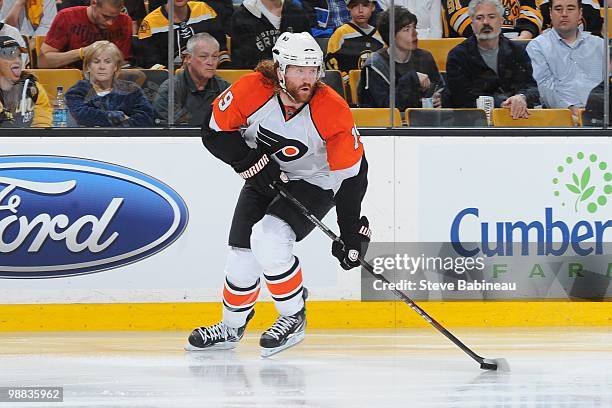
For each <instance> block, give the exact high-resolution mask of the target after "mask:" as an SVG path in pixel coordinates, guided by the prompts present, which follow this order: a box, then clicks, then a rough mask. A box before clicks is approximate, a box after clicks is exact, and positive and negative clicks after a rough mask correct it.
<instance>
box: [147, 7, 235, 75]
mask: <svg viewBox="0 0 612 408" xmlns="http://www.w3.org/2000/svg"><path fill="white" fill-rule="evenodd" d="M187 4H188V7H189V16H188V17H187V20H186V21H182V22H181V23H174V57H175V65H180V63H181V55H182V53H183V51H185V48H186V46H187V41H188V40H189V39H190V38H191V37H193V36H194V35H195V34H197V33H202V32H206V33H208V34H210V35H212V36H213V37H215V39H216V40H217V41H218V42H219V47H220V50H221V55H220V58H219V64H221V63H223V62H226V61H228V60H229V54H228V52H227V39H226V37H225V29H224V27H223V23H222V21H221V18H220V17H219V16H218V15H217V12H216V11H215V10H214V9H213V8H212V7H211V6H209V5H208V4H207V3H205V2H203V1H190V2H189V3H187ZM138 40H139V45H140V47H141V51H140V53H141V54H142V61H141V63H140V65H142V66H144V67H145V68H149V67H150V66H152V65H154V64H160V65H167V64H168V62H167V61H168V14H167V12H166V7H165V5H164V6H160V7H158V8H156V9H155V10H153V11H152V12H150V13H149V14H148V15H147V16H146V17H145V18H144V20H143V21H142V23H141V24H140V28H139V30H138Z"/></svg>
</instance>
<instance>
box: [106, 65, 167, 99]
mask: <svg viewBox="0 0 612 408" xmlns="http://www.w3.org/2000/svg"><path fill="white" fill-rule="evenodd" d="M118 78H119V79H123V80H125V81H132V82H135V83H137V84H138V85H139V86H140V87H141V88H142V91H143V92H144V94H145V96H146V97H147V99H148V100H149V101H150V102H153V101H154V100H155V97H156V96H157V93H158V92H159V87H160V86H161V84H163V83H164V81H165V80H166V79H168V71H167V70H165V69H136V68H132V69H122V70H121V71H120V72H119V77H118Z"/></svg>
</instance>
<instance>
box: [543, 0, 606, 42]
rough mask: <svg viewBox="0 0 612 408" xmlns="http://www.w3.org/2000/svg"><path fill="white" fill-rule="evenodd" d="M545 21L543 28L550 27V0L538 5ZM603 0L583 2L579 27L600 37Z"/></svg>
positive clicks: (544, 0)
mask: <svg viewBox="0 0 612 408" xmlns="http://www.w3.org/2000/svg"><path fill="white" fill-rule="evenodd" d="M611 4H612V3H611ZM538 7H539V8H540V12H541V13H542V19H543V21H544V26H543V28H544V29H546V28H550V27H551V21H550V0H540V4H539V6H538ZM603 10H604V8H603V0H586V1H583V2H582V18H581V19H580V24H579V25H578V28H579V29H581V30H583V31H587V32H589V33H591V34H593V35H596V36H598V37H601V36H602V31H601V28H602V27H603Z"/></svg>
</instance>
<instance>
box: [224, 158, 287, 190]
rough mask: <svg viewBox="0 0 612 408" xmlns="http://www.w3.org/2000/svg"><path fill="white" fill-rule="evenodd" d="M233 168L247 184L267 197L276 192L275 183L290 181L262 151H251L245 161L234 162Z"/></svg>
mask: <svg viewBox="0 0 612 408" xmlns="http://www.w3.org/2000/svg"><path fill="white" fill-rule="evenodd" d="M232 167H233V168H234V170H235V171H236V173H238V174H239V175H240V177H242V178H243V179H245V180H246V182H247V183H250V184H251V185H252V186H253V187H254V188H255V189H256V190H257V191H259V192H260V193H262V194H265V195H269V194H271V193H274V192H275V190H274V186H273V183H274V182H275V181H279V180H280V181H282V182H284V183H286V182H287V181H288V180H287V178H286V176H285V175H284V174H283V173H282V172H281V170H280V166H279V165H278V163H277V162H276V161H274V160H273V159H271V158H270V157H269V156H268V155H267V154H266V153H264V152H263V151H261V150H260V149H251V151H250V152H249V153H248V154H247V156H246V157H245V158H244V159H242V160H241V161H239V162H234V163H233V164H232Z"/></svg>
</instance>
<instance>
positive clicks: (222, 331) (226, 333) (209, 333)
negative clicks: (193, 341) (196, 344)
mask: <svg viewBox="0 0 612 408" xmlns="http://www.w3.org/2000/svg"><path fill="white" fill-rule="evenodd" d="M198 331H199V332H200V336H202V340H204V342H206V341H207V339H209V340H210V341H216V340H227V339H228V338H229V337H230V336H236V335H237V332H236V329H234V328H232V327H228V326H226V325H225V324H223V322H219V323H217V324H215V325H213V326H210V327H200V328H199V329H198Z"/></svg>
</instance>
